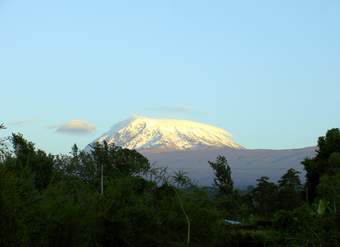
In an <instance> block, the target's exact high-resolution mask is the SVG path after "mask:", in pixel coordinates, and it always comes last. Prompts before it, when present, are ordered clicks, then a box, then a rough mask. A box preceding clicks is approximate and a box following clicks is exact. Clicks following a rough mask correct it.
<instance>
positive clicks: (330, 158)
mask: <svg viewBox="0 0 340 247" xmlns="http://www.w3.org/2000/svg"><path fill="white" fill-rule="evenodd" d="M302 164H303V165H304V168H305V171H306V178H307V183H306V190H307V197H308V201H309V202H310V203H311V202H313V201H314V199H315V197H316V196H317V186H318V184H319V182H320V178H321V177H322V176H323V175H325V174H334V173H335V172H336V171H338V170H339V169H340V130H339V129H331V130H329V131H327V133H326V135H325V136H322V137H320V138H319V140H318V149H317V155H316V157H314V158H313V159H305V161H303V162H302Z"/></svg>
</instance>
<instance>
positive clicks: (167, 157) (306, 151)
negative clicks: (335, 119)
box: [141, 147, 316, 188]
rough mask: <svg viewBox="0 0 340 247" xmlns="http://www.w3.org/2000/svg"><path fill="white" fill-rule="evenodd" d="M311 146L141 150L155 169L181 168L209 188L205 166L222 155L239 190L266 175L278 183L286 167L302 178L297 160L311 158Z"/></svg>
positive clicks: (208, 176)
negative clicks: (153, 164) (225, 158)
mask: <svg viewBox="0 0 340 247" xmlns="http://www.w3.org/2000/svg"><path fill="white" fill-rule="evenodd" d="M315 149H316V148H315V147H308V148H302V149H289V150H266V149H258V150H249V149H231V148H218V149H206V150H185V151H170V152H154V151H149V150H142V151H141V153H142V154H143V155H145V156H146V157H147V158H148V159H149V160H150V161H151V162H156V163H157V166H161V167H165V166H166V167H168V170H169V172H173V171H176V170H179V169H183V170H184V171H186V172H188V175H189V176H190V177H191V178H192V179H194V180H196V181H197V182H198V183H199V184H200V185H211V184H212V183H213V173H212V170H211V168H210V166H209V164H208V161H209V160H211V161H212V160H215V158H216V157H217V156H218V155H220V154H221V155H225V156H226V157H227V159H228V163H229V165H230V167H231V170H232V177H233V180H234V183H235V185H236V186H237V187H239V188H245V187H246V186H248V185H254V184H256V179H257V178H259V177H261V176H268V177H270V178H271V180H272V181H276V180H278V179H279V178H280V177H281V176H282V175H283V174H284V172H285V171H287V170H288V169H289V168H294V169H296V170H298V171H300V172H301V175H302V178H303V175H304V172H303V166H302V165H301V161H303V160H304V159H305V158H307V157H313V156H314V155H315Z"/></svg>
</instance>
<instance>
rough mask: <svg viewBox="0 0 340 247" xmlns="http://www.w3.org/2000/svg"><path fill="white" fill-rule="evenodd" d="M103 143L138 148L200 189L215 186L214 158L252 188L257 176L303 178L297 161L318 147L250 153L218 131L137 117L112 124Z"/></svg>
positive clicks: (242, 184)
mask: <svg viewBox="0 0 340 247" xmlns="http://www.w3.org/2000/svg"><path fill="white" fill-rule="evenodd" d="M103 141H106V142H108V143H109V144H111V143H114V144H115V145H118V146H122V147H124V148H128V149H136V150H138V151H139V152H141V153H142V154H143V155H145V156H146V157H147V158H148V159H149V161H150V162H151V163H155V164H156V165H157V166H160V167H168V171H169V172H170V173H172V172H174V171H176V170H179V169H181V170H184V171H186V172H187V173H188V175H189V176H190V177H191V178H192V179H193V180H195V181H197V183H198V184H200V185H211V184H212V182H213V172H212V170H211V168H210V167H209V164H208V161H212V160H215V158H216V157H217V156H218V155H225V156H226V157H227V160H228V162H229V165H230V166H231V169H232V176H233V179H234V182H235V185H236V186H237V187H245V186H247V185H254V184H256V179H257V178H259V177H261V176H268V177H270V178H271V179H272V180H273V181H276V180H278V179H279V178H280V177H281V176H282V175H283V173H284V172H285V171H287V170H288V169H289V168H294V169H296V170H298V171H300V172H301V174H302V175H303V174H304V172H303V169H302V168H303V167H302V165H301V161H303V160H304V159H305V158H307V157H313V156H314V155H315V149H316V148H315V147H308V148H301V149H288V150H269V149H254V150H250V149H245V148H243V147H242V146H241V145H239V144H237V143H236V142H234V141H233V140H232V138H231V134H229V133H228V132H227V131H225V130H223V129H221V128H217V127H214V126H211V125H207V124H202V123H196V122H192V121H186V120H174V119H156V118H148V117H143V116H135V117H132V118H129V119H127V120H125V121H122V122H120V123H118V124H116V125H114V126H113V127H112V128H111V129H110V130H109V131H108V132H106V133H105V134H103V135H102V136H101V137H99V138H98V139H96V140H95V141H94V142H103ZM89 148H90V146H88V147H87V149H89ZM302 178H303V176H302Z"/></svg>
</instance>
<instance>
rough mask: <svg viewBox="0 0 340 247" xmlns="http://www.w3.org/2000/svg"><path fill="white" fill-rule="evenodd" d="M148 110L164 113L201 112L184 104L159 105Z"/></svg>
mask: <svg viewBox="0 0 340 247" xmlns="http://www.w3.org/2000/svg"><path fill="white" fill-rule="evenodd" d="M148 110H149V111H153V112H159V113H166V114H202V112H200V111H197V110H195V109H193V108H191V107H186V106H160V107H154V108H149V109H148Z"/></svg>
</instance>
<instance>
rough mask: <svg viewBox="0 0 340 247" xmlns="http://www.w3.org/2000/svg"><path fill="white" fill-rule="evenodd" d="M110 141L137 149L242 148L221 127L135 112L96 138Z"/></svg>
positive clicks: (99, 140)
mask: <svg viewBox="0 0 340 247" xmlns="http://www.w3.org/2000/svg"><path fill="white" fill-rule="evenodd" d="M103 141H106V142H108V143H109V144H110V143H114V144H115V145H117V146H122V147H124V148H128V149H137V150H145V149H149V150H157V151H170V150H172V151H173V150H200V149H206V148H217V147H218V148H223V147H229V148H233V149H241V148H242V147H241V146H240V145H239V144H237V143H235V142H234V141H233V140H232V138H231V135H230V134H229V133H228V132H227V131H225V130H223V129H220V128H217V127H214V126H211V125H207V124H202V123H197V122H192V121H186V120H175V119H156V118H149V117H143V116H134V117H132V118H130V119H127V120H125V121H122V122H120V123H118V124H116V125H114V126H113V127H112V128H111V129H110V130H109V131H108V132H107V133H105V134H104V135H102V136H101V137H100V138H98V139H97V140H95V142H103Z"/></svg>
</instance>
